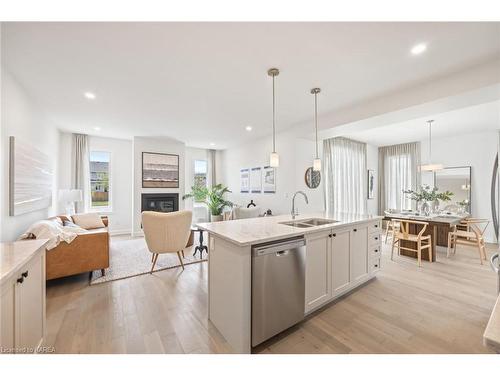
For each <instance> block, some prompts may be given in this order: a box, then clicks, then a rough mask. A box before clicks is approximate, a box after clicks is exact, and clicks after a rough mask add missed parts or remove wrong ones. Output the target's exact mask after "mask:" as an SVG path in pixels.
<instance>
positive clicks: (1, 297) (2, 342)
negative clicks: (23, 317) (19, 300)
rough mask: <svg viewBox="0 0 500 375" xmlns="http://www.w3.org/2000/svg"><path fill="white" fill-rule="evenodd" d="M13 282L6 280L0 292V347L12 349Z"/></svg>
mask: <svg viewBox="0 0 500 375" xmlns="http://www.w3.org/2000/svg"><path fill="white" fill-rule="evenodd" d="M14 288H15V287H14V281H13V280H7V281H6V282H5V284H4V285H3V286H2V288H1V290H0V347H1V348H4V349H13V348H14V345H15V343H14V314H15V308H14V305H15V300H14V298H15V293H14Z"/></svg>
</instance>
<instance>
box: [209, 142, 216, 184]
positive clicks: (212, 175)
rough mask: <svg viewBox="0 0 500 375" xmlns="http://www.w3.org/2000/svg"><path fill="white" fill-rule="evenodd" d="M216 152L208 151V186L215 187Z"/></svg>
mask: <svg viewBox="0 0 500 375" xmlns="http://www.w3.org/2000/svg"><path fill="white" fill-rule="evenodd" d="M216 155H217V151H216V150H208V176H207V180H208V186H214V185H217V170H216V164H215V163H216Z"/></svg>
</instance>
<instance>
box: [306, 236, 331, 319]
mask: <svg viewBox="0 0 500 375" xmlns="http://www.w3.org/2000/svg"><path fill="white" fill-rule="evenodd" d="M330 234H331V232H330V230H328V231H325V232H320V233H316V234H312V235H308V236H306V241H307V243H306V246H307V247H306V306H305V312H306V313H307V312H309V311H311V310H313V309H315V308H316V307H318V306H321V305H322V304H324V303H325V302H327V301H328V300H329V299H330V298H331V296H332V290H331V268H330V267H331V266H330V264H331V257H330V255H331V251H330V247H331V237H330Z"/></svg>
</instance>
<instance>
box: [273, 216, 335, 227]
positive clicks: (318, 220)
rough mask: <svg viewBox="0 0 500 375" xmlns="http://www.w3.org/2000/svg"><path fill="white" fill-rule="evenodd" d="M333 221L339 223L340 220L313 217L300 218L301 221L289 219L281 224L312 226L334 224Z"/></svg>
mask: <svg viewBox="0 0 500 375" xmlns="http://www.w3.org/2000/svg"><path fill="white" fill-rule="evenodd" d="M333 223H338V220H329V219H321V218H313V219H306V220H300V221H287V222H284V223H280V224H284V225H288V226H290V227H295V228H310V227H317V226H319V225H326V224H333Z"/></svg>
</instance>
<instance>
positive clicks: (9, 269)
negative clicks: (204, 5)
mask: <svg viewBox="0 0 500 375" xmlns="http://www.w3.org/2000/svg"><path fill="white" fill-rule="evenodd" d="M47 241H48V240H25V241H16V242H7V243H1V244H0V284H1V283H3V282H4V281H5V280H7V279H9V278H10V277H11V276H12V275H14V274H15V273H17V272H19V271H20V270H21V268H22V267H23V266H24V265H25V264H26V263H28V262H29V261H30V260H31V259H32V258H33V257H34V256H35V254H36V253H38V252H39V251H45V244H46V243H47Z"/></svg>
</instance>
